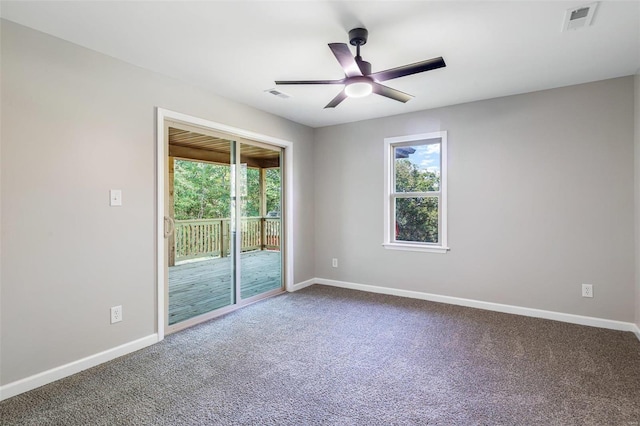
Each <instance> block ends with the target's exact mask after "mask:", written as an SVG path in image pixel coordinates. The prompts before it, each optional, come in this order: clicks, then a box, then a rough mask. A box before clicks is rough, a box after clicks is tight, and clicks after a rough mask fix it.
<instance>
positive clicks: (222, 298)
mask: <svg viewBox="0 0 640 426" xmlns="http://www.w3.org/2000/svg"><path fill="white" fill-rule="evenodd" d="M280 259H281V258H280V252H277V251H267V250H263V251H254V252H248V253H242V255H241V277H242V284H241V289H240V293H241V296H242V298H243V299H248V298H249V297H252V296H255V295H258V294H262V293H265V292H267V291H270V290H274V289H277V288H280V287H282V274H281V264H282V263H281V260H280ZM231 274H232V271H231V258H230V257H224V258H214V259H206V260H201V261H197V262H190V263H185V264H182V265H176V266H171V267H169V325H171V324H176V323H179V322H181V321H184V320H186V319H189V318H193V317H195V316H197V315H201V314H204V313H207V312H211V311H213V310H215V309H218V308H222V307H224V306H229V305H230V304H231V303H232V289H231V287H232V286H231Z"/></svg>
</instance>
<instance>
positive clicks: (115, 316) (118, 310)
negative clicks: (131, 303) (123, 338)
mask: <svg viewBox="0 0 640 426" xmlns="http://www.w3.org/2000/svg"><path fill="white" fill-rule="evenodd" d="M120 321H122V305H120V306H114V307H113V308H111V324H114V323H116V322H120Z"/></svg>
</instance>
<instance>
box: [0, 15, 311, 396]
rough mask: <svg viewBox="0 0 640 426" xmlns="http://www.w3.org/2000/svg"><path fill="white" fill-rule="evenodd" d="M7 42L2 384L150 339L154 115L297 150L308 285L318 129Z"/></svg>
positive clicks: (120, 67)
mask: <svg viewBox="0 0 640 426" xmlns="http://www.w3.org/2000/svg"><path fill="white" fill-rule="evenodd" d="M1 35H2V63H1V65H2V105H1V106H2V117H1V121H2V130H1V131H2V133H1V137H2V146H1V150H2V159H1V161H2V163H1V166H2V171H1V185H2V186H1V206H2V211H1V218H2V224H1V226H2V241H1V254H2V255H1V263H2V272H1V280H2V281H1V282H2V288H1V293H0V297H1V324H2V330H1V331H2V338H1V347H2V353H1V359H2V366H1V370H0V376H1V377H0V383H1V384H7V383H10V382H13V381H15V380H18V379H21V378H24V377H27V376H30V375H32V374H35V373H39V372H42V371H45V370H47V369H50V368H53V367H57V366H60V365H63V364H65V363H68V362H71V361H75V360H78V359H81V358H83V357H86V356H89V355H92V354H95V353H98V352H100V351H103V350H106V349H109V348H113V347H115V346H117V345H120V344H123V343H127V342H129V341H132V340H134V339H137V338H141V337H145V336H148V335H150V334H153V333H154V332H155V316H156V315H155V311H156V296H155V290H156V284H155V279H156V278H155V243H154V238H155V217H156V215H155V211H156V209H155V168H154V167H155V107H162V108H167V109H171V110H174V111H179V112H182V113H186V114H190V115H194V116H197V117H202V118H206V119H209V120H213V121H217V122H220V123H224V124H227V125H230V126H235V127H238V128H242V129H246V130H250V131H254V132H258V133H262V134H265V135H270V136H273V137H277V138H281V139H286V140H290V141H293V142H294V154H295V164H294V168H295V169H294V182H295V187H294V200H295V205H294V230H295V236H294V245H295V253H294V256H295V259H294V262H295V265H294V266H295V282H300V281H304V280H307V279H309V278H312V277H313V276H314V261H315V259H314V252H313V250H314V232H313V230H314V211H313V172H312V171H313V166H314V164H313V161H312V145H311V143H312V139H313V131H312V129H310V128H307V127H305V126H302V125H299V124H295V123H293V122H290V121H287V120H284V119H282V118H279V117H276V116H273V115H270V114H267V113H265V112H262V111H258V110H255V109H252V108H249V107H247V106H243V105H240V104H238V103H235V102H232V101H229V100H226V99H222V98H219V97H216V96H214V95H212V94H210V93H208V92H205V91H203V90H201V89H198V88H196V87H192V86H189V85H187V84H184V83H182V82H180V81H176V80H173V79H170V78H166V77H163V76H160V75H158V74H154V73H151V72H149V71H146V70H144V69H141V68H137V67H134V66H131V65H128V64H125V63H123V62H120V61H117V60H115V59H113V58H110V57H107V56H105V55H101V54H98V53H96V52H93V51H90V50H87V49H84V48H82V47H79V46H76V45H73V44H70V43H67V42H64V41H61V40H59V39H56V38H53V37H50V36H47V35H44V34H42V33H39V32H35V31H33V30H30V29H27V28H25V27H22V26H19V25H16V24H13V23H11V22H8V21H2V34H1ZM111 188H116V189H122V191H123V202H124V205H123V207H121V208H110V207H109V206H108V191H109V189H111ZM117 304H121V305H122V306H123V317H124V321H123V322H122V323H120V324H117V325H115V326H112V325H109V307H110V306H113V305H117Z"/></svg>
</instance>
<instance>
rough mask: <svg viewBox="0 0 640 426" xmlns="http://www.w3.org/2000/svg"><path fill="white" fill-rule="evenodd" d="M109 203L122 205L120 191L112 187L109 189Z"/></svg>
mask: <svg viewBox="0 0 640 426" xmlns="http://www.w3.org/2000/svg"><path fill="white" fill-rule="evenodd" d="M109 205H110V206H121V205H122V191H121V190H119V189H112V190H111V191H109Z"/></svg>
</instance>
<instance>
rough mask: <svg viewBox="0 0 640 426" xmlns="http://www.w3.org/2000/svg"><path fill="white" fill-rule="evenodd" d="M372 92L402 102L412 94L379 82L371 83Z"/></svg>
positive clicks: (407, 99) (409, 98)
mask: <svg viewBox="0 0 640 426" xmlns="http://www.w3.org/2000/svg"><path fill="white" fill-rule="evenodd" d="M373 93H376V94H378V95H380V96H384V97H386V98H390V99H393V100H395V101H400V102H403V103H404V102H407V101H409V100H411V99H413V96H412V95H410V94H408V93H404V92H401V91H399V90H396V89H392V88H391V87H388V86H384V85H382V84H380V83H373Z"/></svg>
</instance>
